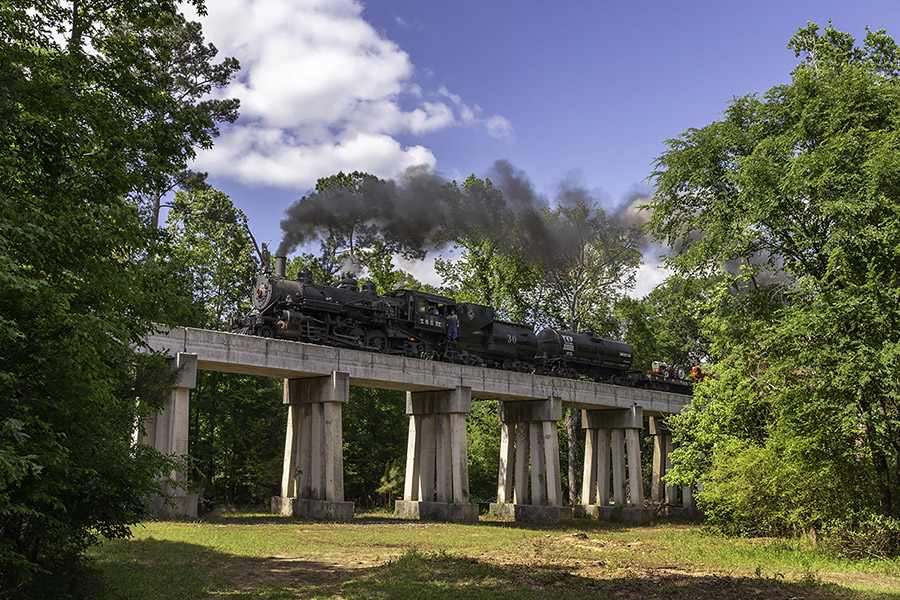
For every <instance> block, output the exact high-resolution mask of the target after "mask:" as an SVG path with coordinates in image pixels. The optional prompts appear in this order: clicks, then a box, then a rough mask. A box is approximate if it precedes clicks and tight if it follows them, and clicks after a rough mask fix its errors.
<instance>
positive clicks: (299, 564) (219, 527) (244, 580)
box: [93, 514, 900, 600]
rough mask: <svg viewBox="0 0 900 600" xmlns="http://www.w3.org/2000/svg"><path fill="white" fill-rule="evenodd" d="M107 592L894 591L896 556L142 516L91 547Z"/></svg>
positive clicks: (637, 536) (662, 535) (691, 528)
mask: <svg viewBox="0 0 900 600" xmlns="http://www.w3.org/2000/svg"><path fill="white" fill-rule="evenodd" d="M93 558H94V559H95V564H96V565H97V567H98V569H99V570H100V571H101V573H102V574H103V576H104V579H105V581H106V586H105V588H104V589H103V590H100V591H98V594H97V595H98V597H103V598H108V599H110V600H131V599H135V600H145V599H146V600H155V599H160V600H162V599H165V600H179V599H194V598H229V599H230V598H265V599H272V600H278V599H287V598H345V599H348V600H349V599H362V598H384V599H394V598H397V599H400V598H403V599H404V600H408V599H414V598H436V599H441V598H447V599H450V598H453V599H454V600H458V599H459V598H476V599H477V598H501V599H504V598H509V599H519V598H523V599H532V598H533V599H539V598H553V599H554V600H564V599H566V598H581V597H592V598H606V597H610V598H666V600H677V599H680V598H696V597H710V596H719V597H721V598H859V599H875V598H878V599H882V598H900V561H854V560H848V559H843V558H840V557H835V556H833V555H829V554H827V553H825V552H822V551H820V550H817V549H815V548H812V547H810V546H809V544H808V543H805V542H802V541H799V540H758V539H757V540H748V539H734V538H726V537H722V536H717V535H713V534H709V533H707V532H706V531H705V530H704V529H703V528H702V527H700V526H696V525H671V524H663V525H656V526H652V527H625V526H616V525H611V524H602V523H597V522H592V521H581V520H577V521H576V522H575V523H574V524H573V525H571V526H566V527H560V528H537V527H526V526H519V525H515V524H503V523H491V522H484V521H483V522H482V523H480V524H478V525H471V526H470V525H454V524H443V523H420V522H409V521H398V520H394V519H390V518H385V517H383V516H378V515H362V516H358V517H357V518H356V519H355V520H354V522H352V523H347V524H323V523H311V522H303V521H299V520H294V519H290V518H283V517H275V516H271V515H261V514H229V515H214V516H213V517H212V518H211V519H208V520H205V521H202V522H191V523H187V522H148V523H145V524H143V525H141V526H139V527H137V528H135V530H134V536H133V538H131V539H129V540H113V541H109V542H107V543H105V544H104V545H103V546H102V547H100V548H99V549H97V550H96V551H95V552H94V553H93Z"/></svg>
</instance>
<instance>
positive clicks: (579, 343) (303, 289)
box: [230, 256, 691, 394]
mask: <svg viewBox="0 0 900 600" xmlns="http://www.w3.org/2000/svg"><path fill="white" fill-rule="evenodd" d="M252 302H253V307H254V309H255V312H254V313H252V314H250V315H249V316H246V317H239V318H234V319H232V320H231V324H230V326H231V330H232V331H234V332H236V333H245V334H251V335H259V336H263V337H274V338H280V339H287V340H298V341H304V342H310V343H314V344H322V345H327V346H338V347H343V348H354V349H359V350H366V351H369V352H377V353H381V354H393V355H400V356H410V357H416V358H427V359H432V360H440V361H445V362H451V363H459V364H464V365H470V366H475V365H478V366H485V367H490V368H497V369H505V370H510V371H518V372H522V373H537V374H543V375H552V376H557V377H567V378H578V377H587V378H589V379H591V380H594V381H602V382H608V383H614V384H617V385H629V386H633V387H645V388H652V389H662V390H666V391H672V392H676V393H687V394H690V393H691V385H690V382H689V381H687V380H685V379H684V377H683V375H682V377H681V378H677V377H674V376H673V377H671V378H670V377H668V376H667V375H666V376H663V375H661V374H660V373H657V374H653V373H651V374H643V373H637V372H633V371H631V370H630V369H631V361H632V349H631V347H630V346H629V345H628V344H626V343H624V342H619V341H615V340H607V339H603V338H599V337H594V336H591V335H589V334H585V333H576V332H571V331H562V330H559V329H550V328H548V329H543V330H541V331H539V332H535V331H534V328H532V327H531V326H528V325H521V324H517V323H509V322H506V321H502V320H499V319H497V318H495V314H494V309H493V308H492V307H490V306H484V305H481V304H474V303H470V302H457V301H456V300H454V299H453V298H448V297H444V296H438V295H435V294H429V293H425V292H421V291H418V290H412V289H398V290H393V291H390V292H387V293H385V294H381V295H379V294H378V292H377V290H376V288H375V284H374V283H372V282H371V281H365V282H363V283H362V285H360V284H359V282H358V281H357V280H356V279H355V278H354V277H352V276H347V275H345V276H343V277H342V279H341V280H340V281H339V282H338V284H337V285H336V286H330V285H323V284H318V283H316V282H315V281H314V280H313V276H312V274H311V273H310V272H309V271H303V272H301V273H300V275H299V276H298V278H297V279H296V280H293V279H288V278H287V277H286V276H285V258H284V257H281V256H279V257H276V258H275V269H274V272H270V271H269V269H268V265H266V264H264V266H263V271H262V273H261V274H260V276H259V278H258V279H257V281H256V287H255V288H254V290H253V293H252Z"/></svg>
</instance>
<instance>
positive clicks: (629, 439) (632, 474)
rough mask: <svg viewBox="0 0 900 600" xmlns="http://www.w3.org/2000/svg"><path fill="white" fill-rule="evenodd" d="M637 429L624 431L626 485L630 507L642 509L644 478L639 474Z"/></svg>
mask: <svg viewBox="0 0 900 600" xmlns="http://www.w3.org/2000/svg"><path fill="white" fill-rule="evenodd" d="M638 431H639V430H638V429H626V430H625V448H626V451H627V454H628V483H629V492H630V495H631V505H632V506H634V507H637V508H643V507H644V478H643V473H642V472H641V442H640V435H639V433H638Z"/></svg>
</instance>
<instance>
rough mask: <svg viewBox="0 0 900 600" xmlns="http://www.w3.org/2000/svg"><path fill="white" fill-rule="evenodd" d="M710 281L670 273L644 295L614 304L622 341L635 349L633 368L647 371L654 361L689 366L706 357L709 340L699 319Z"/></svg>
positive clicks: (704, 305)
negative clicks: (621, 331) (663, 280)
mask: <svg viewBox="0 0 900 600" xmlns="http://www.w3.org/2000/svg"><path fill="white" fill-rule="evenodd" d="M713 283H714V280H713V279H705V278H685V277H679V276H672V277H670V278H669V279H667V280H666V281H665V282H663V283H662V284H660V285H658V286H657V287H656V288H654V289H653V290H652V291H651V292H650V293H649V294H647V296H645V297H644V298H640V299H635V298H627V297H626V298H622V299H620V300H619V301H618V302H617V303H616V305H615V314H616V317H617V319H618V321H619V324H620V326H621V327H622V330H623V331H624V332H625V336H624V340H625V342H626V343H628V345H629V346H631V347H632V349H633V350H634V360H633V362H632V368H633V369H635V370H640V371H646V370H649V369H650V366H651V363H652V362H653V361H655V360H661V361H664V362H666V363H668V364H678V365H682V366H684V367H688V368H689V367H691V366H693V365H697V364H700V363H701V362H706V361H708V360H709V358H710V357H709V354H708V352H709V345H710V340H709V339H708V337H707V335H706V333H705V332H704V330H703V327H702V321H703V317H704V315H705V314H706V302H707V300H708V297H707V296H708V294H707V290H708V289H710V287H711V286H712V285H713Z"/></svg>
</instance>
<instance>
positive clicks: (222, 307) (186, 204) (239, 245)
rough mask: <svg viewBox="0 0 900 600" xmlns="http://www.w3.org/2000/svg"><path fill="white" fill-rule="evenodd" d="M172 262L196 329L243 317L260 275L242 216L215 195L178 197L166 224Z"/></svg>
mask: <svg viewBox="0 0 900 600" xmlns="http://www.w3.org/2000/svg"><path fill="white" fill-rule="evenodd" d="M166 231H167V232H168V233H169V235H170V238H171V244H172V246H173V247H172V252H171V254H170V256H171V258H172V259H173V260H174V261H176V262H177V263H179V264H180V265H181V269H182V270H183V271H184V272H185V273H186V275H187V276H188V277H189V278H190V282H191V283H190V288H189V289H190V290H191V293H192V294H193V296H194V304H195V306H196V308H197V312H198V314H197V316H196V317H195V319H193V320H192V322H191V323H185V324H190V325H193V326H195V327H206V328H210V329H221V328H223V327H224V326H225V325H226V324H227V323H228V318H229V317H230V316H233V315H235V314H243V313H244V312H246V309H247V308H248V304H249V297H250V290H251V289H252V287H253V283H254V280H255V278H256V275H257V273H258V271H259V265H258V264H257V261H256V259H255V257H254V248H253V245H252V242H251V241H250V238H249V236H248V234H247V232H248V227H247V217H246V216H245V215H244V213H243V212H241V211H240V210H238V209H237V208H235V207H234V204H232V202H231V199H230V198H229V197H228V196H226V195H225V194H224V193H222V192H220V191H219V190H216V189H212V188H206V189H203V190H199V191H195V192H192V193H186V192H177V193H176V194H175V200H174V202H173V205H172V209H171V211H170V212H169V217H168V219H167V227H166Z"/></svg>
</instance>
